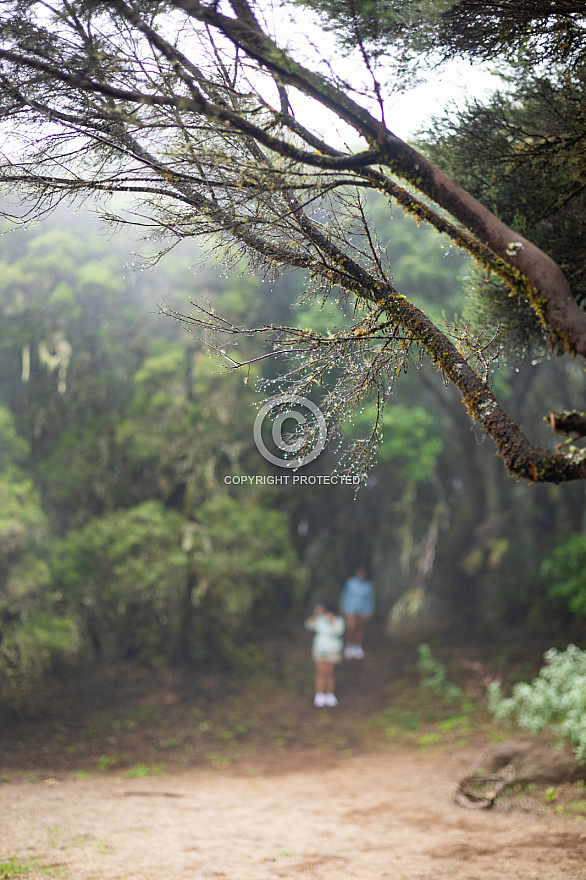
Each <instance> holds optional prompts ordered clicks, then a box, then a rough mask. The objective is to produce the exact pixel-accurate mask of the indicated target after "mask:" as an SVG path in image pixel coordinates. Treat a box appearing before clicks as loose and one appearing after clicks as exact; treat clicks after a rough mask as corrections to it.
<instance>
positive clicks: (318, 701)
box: [313, 694, 326, 709]
mask: <svg viewBox="0 0 586 880" xmlns="http://www.w3.org/2000/svg"><path fill="white" fill-rule="evenodd" d="M313 705H314V706H317V707H318V708H319V709H321V708H322V706H325V705H326V695H325V694H316V695H315V697H314V698H313Z"/></svg>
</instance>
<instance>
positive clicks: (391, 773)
mask: <svg viewBox="0 0 586 880" xmlns="http://www.w3.org/2000/svg"><path fill="white" fill-rule="evenodd" d="M469 758H470V755H467V754H465V750H464V752H463V751H462V750H458V751H456V750H454V751H452V752H445V751H444V752H442V753H441V755H439V754H435V755H434V754H430V753H419V754H418V753H413V752H409V751H401V750H394V749H387V750H385V751H384V752H375V753H371V754H363V755H360V756H343V755H338V756H337V757H332V756H331V755H330V756H328V755H327V754H325V753H320V752H316V751H312V752H292V753H285V754H283V756H282V758H281V760H280V761H276V759H275V760H274V761H273V762H272V763H270V762H269V763H268V764H267V763H266V762H265V764H264V767H262V769H260V767H261V766H262V765H258V764H257V765H256V766H255V765H254V764H243V765H242V766H240V767H239V768H236V767H231V768H227V769H222V770H217V771H214V770H205V769H200V770H197V769H195V770H189V771H186V772H184V773H180V774H169V775H164V776H158V777H153V776H150V777H146V778H143V779H127V778H122V777H115V776H110V775H108V776H102V777H100V778H91V779H71V778H69V779H60V780H58V779H46V780H44V781H32V782H26V781H18V782H8V783H5V784H3V785H2V787H1V788H0V864H1V863H6V862H7V861H8V860H9V859H14V862H12V863H10V864H11V865H12V868H11V870H12V873H11V874H4V875H3V876H14V875H15V874H18V870H19V868H22V869H24V867H25V866H27V867H28V869H29V871H28V873H27V875H26V876H27V877H29V878H35V877H37V876H38V877H41V876H47V869H48V868H49V869H50V870H51V871H52V872H53V871H54V873H55V875H56V876H58V877H63V878H66V880H94V878H95V880H98V878H100V880H122V878H134V877H138V878H144V880H151V878H152V880H155V878H156V880H188V878H189V880H191V878H194V880H196V878H205V877H223V878H227V880H245V878H251V880H269V878H270V880H274V878H275V877H286V878H299V880H310V878H311V880H313V878H324V880H330V878H338V877H342V878H344V880H352V878H358V880H366V878H368V880H371V878H384V877H389V878H393V880H402V878H405V880H407V878H408V880H428V878H434V880H435V878H442V877H449V878H451V880H487V878H491V880H492V878H499V880H582V878H584V880H586V828H585V827H584V824H585V823H584V822H580V821H577V820H576V818H571V817H568V816H563V815H560V816H551V815H550V816H548V817H540V816H537V815H535V814H529V813H523V812H522V811H521V810H518V809H516V810H514V811H512V812H508V813H507V812H506V811H504V810H498V809H497V810H494V811H467V810H464V809H462V808H460V807H458V806H456V805H455V804H454V803H453V799H452V790H453V785H454V780H455V779H457V778H458V777H459V775H460V774H461V771H462V770H463V769H464V767H465V764H466V761H467V759H469ZM13 869H14V870H13Z"/></svg>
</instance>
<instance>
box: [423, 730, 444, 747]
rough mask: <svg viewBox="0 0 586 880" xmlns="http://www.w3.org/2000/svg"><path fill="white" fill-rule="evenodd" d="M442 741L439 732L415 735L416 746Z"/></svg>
mask: <svg viewBox="0 0 586 880" xmlns="http://www.w3.org/2000/svg"><path fill="white" fill-rule="evenodd" d="M443 741H444V738H443V736H442V735H441V733H433V732H432V733H424V734H423V736H418V737H417V745H418V746H424V747H425V746H436V745H437V744H438V743H442V742H443Z"/></svg>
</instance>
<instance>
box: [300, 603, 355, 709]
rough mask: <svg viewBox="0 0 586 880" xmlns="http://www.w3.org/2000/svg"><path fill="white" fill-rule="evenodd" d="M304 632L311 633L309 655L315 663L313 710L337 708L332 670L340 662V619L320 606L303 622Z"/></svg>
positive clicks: (342, 629) (329, 607) (341, 641)
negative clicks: (328, 707) (311, 640)
mask: <svg viewBox="0 0 586 880" xmlns="http://www.w3.org/2000/svg"><path fill="white" fill-rule="evenodd" d="M305 628H306V629H308V630H310V631H311V632H313V633H315V635H314V637H313V645H312V648H311V655H312V657H313V662H314V663H315V697H314V699H313V703H314V706H318V707H319V708H322V707H323V706H337V705H338V700H337V699H336V696H335V694H334V691H335V684H336V666H337V664H338V663H341V662H342V648H343V647H344V640H343V638H342V636H343V635H344V630H345V628H346V627H345V624H344V618H343V617H341V616H340V615H339V614H336V612H335V610H334V608H333V607H332V606H331V605H325V604H320V605H316V606H315V608H314V609H313V614H312V615H311V617H309V618H308V619H307V620H306V621H305Z"/></svg>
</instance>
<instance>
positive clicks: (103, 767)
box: [98, 755, 118, 773]
mask: <svg viewBox="0 0 586 880" xmlns="http://www.w3.org/2000/svg"><path fill="white" fill-rule="evenodd" d="M117 763H118V759H117V758H112V757H111V756H110V755H100V757H99V758H98V770H99V771H100V773H106V771H107V770H109V769H110V767H111V766H112V765H113V764H117Z"/></svg>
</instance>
